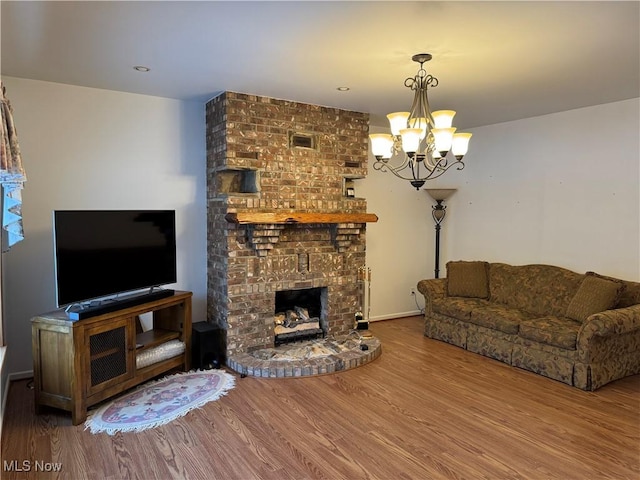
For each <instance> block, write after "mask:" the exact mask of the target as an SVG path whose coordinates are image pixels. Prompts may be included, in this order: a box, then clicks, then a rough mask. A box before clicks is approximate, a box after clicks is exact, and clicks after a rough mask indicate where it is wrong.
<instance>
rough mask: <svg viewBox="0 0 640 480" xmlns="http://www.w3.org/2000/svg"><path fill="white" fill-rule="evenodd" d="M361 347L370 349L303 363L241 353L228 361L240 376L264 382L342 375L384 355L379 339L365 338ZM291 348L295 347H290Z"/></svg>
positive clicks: (337, 354)
mask: <svg viewBox="0 0 640 480" xmlns="http://www.w3.org/2000/svg"><path fill="white" fill-rule="evenodd" d="M361 343H362V344H366V345H367V346H368V347H369V349H368V350H359V349H357V350H356V349H352V350H347V351H344V352H340V353H336V354H332V355H327V356H323V357H316V358H308V359H300V360H261V359H259V358H256V357H255V356H253V355H251V353H240V354H236V355H232V356H230V357H229V358H227V366H228V367H229V368H231V369H233V370H235V371H236V372H238V373H240V374H245V375H248V376H252V377H262V378H295V377H307V376H312V375H325V374H329V373H338V372H342V371H345V370H350V369H352V368H356V367H360V366H362V365H366V364H367V363H369V362H372V361H373V360H375V359H376V358H378V357H379V356H380V354H381V353H382V346H381V344H380V340H378V339H377V338H375V337H369V338H362V339H361ZM291 345H293V344H289V345H288V346H291ZM279 348H286V346H284V347H279Z"/></svg>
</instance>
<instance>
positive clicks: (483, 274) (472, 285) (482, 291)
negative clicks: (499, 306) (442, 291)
mask: <svg viewBox="0 0 640 480" xmlns="http://www.w3.org/2000/svg"><path fill="white" fill-rule="evenodd" d="M488 270H489V263H488V262H479V261H473V262H466V261H462V260H459V261H456V262H448V263H447V295H448V296H450V297H470V298H487V297H489V275H488Z"/></svg>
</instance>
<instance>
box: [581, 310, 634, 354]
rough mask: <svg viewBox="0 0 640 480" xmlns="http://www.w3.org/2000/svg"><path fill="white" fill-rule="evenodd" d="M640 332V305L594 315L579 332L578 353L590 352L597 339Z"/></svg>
mask: <svg viewBox="0 0 640 480" xmlns="http://www.w3.org/2000/svg"><path fill="white" fill-rule="evenodd" d="M636 330H640V304H637V305H631V306H630V307H626V308H618V309H616V310H606V311H604V312H599V313H594V314H593V315H591V316H590V317H589V318H587V321H586V322H584V323H583V324H582V327H580V330H579V331H578V345H577V347H578V351H581V352H588V351H589V348H590V344H591V343H592V342H593V341H594V340H595V339H596V338H597V337H610V336H614V335H622V334H625V333H631V332H633V331H636Z"/></svg>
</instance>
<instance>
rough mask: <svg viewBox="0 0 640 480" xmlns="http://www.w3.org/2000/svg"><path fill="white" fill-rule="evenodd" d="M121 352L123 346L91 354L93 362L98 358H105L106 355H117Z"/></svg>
mask: <svg viewBox="0 0 640 480" xmlns="http://www.w3.org/2000/svg"><path fill="white" fill-rule="evenodd" d="M121 352H122V349H121V348H118V347H113V348H109V349H107V350H103V351H102V352H98V353H95V354H93V355H91V357H90V358H91V361H92V362H93V361H94V360H98V359H100V358H104V357H109V356H111V355H117V354H119V353H121Z"/></svg>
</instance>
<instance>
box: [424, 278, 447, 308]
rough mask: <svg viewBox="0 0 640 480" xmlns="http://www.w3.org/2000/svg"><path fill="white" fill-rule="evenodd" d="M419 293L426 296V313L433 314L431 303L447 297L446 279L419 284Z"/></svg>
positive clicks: (436, 279)
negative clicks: (435, 299) (436, 299)
mask: <svg viewBox="0 0 640 480" xmlns="http://www.w3.org/2000/svg"><path fill="white" fill-rule="evenodd" d="M418 291H419V292H420V293H421V294H422V295H424V313H425V314H427V313H431V301H432V300H433V299H434V298H444V297H445V296H446V295H447V279H446V278H430V279H428V280H420V281H419V282H418Z"/></svg>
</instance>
